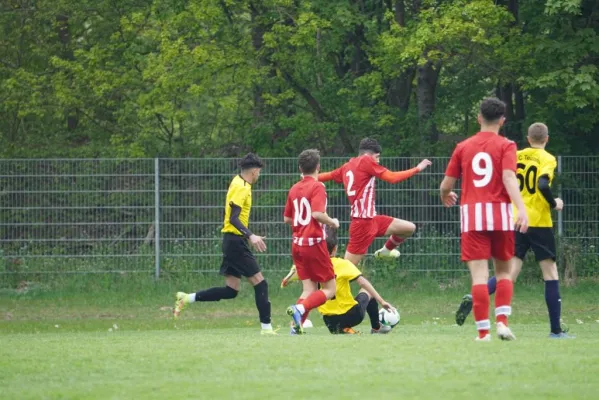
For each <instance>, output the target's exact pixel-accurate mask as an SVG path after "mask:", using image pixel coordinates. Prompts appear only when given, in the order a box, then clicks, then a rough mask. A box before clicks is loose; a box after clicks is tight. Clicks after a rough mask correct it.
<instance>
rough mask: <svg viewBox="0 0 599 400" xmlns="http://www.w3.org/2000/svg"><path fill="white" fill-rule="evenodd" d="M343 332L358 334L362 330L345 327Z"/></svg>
mask: <svg viewBox="0 0 599 400" xmlns="http://www.w3.org/2000/svg"><path fill="white" fill-rule="evenodd" d="M341 333H344V334H346V335H357V334H359V333H360V332H358V331H354V330H353V329H352V328H343V330H342V331H341Z"/></svg>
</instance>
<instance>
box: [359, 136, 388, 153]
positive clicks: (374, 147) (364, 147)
mask: <svg viewBox="0 0 599 400" xmlns="http://www.w3.org/2000/svg"><path fill="white" fill-rule="evenodd" d="M358 150H359V152H360V154H364V153H367V152H368V153H373V154H381V152H382V151H383V149H382V147H381V145H380V144H379V142H377V141H376V139H371V138H364V139H362V140H360V147H359V148H358Z"/></svg>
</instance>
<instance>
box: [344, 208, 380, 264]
mask: <svg viewBox="0 0 599 400" xmlns="http://www.w3.org/2000/svg"><path fill="white" fill-rule="evenodd" d="M376 234H377V225H376V223H375V220H374V219H361V218H356V219H353V220H352V221H351V223H350V225H349V242H348V243H347V250H346V251H345V259H346V260H348V261H350V262H351V263H352V264H354V265H355V266H358V265H359V263H360V261H362V259H363V258H364V256H365V255H366V253H367V252H368V248H369V247H370V245H371V244H372V242H373V241H374V239H375V238H376Z"/></svg>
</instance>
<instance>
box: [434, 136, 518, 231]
mask: <svg viewBox="0 0 599 400" xmlns="http://www.w3.org/2000/svg"><path fill="white" fill-rule="evenodd" d="M516 151H517V149H516V144H515V143H514V142H513V141H511V140H508V139H506V138H504V137H502V136H499V135H497V134H495V133H493V132H479V133H477V134H476V135H474V136H472V137H471V138H468V139H466V140H464V141H463V142H460V143H458V145H457V146H456V148H455V150H454V152H453V154H452V156H451V160H450V161H449V165H448V166H447V170H446V171H445V175H446V176H449V177H452V178H456V179H459V178H461V179H462V192H461V194H460V199H461V200H460V222H461V230H462V232H470V231H512V230H514V223H513V209H512V204H511V201H510V196H509V195H508V193H507V190H506V189H505V186H504V184H503V170H511V171H514V172H516V158H517V156H516Z"/></svg>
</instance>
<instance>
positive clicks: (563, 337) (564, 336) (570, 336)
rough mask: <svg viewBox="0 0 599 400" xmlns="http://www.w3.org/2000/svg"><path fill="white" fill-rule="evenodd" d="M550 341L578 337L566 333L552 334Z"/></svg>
mask: <svg viewBox="0 0 599 400" xmlns="http://www.w3.org/2000/svg"><path fill="white" fill-rule="evenodd" d="M549 339H576V336H572V335H568V334H567V333H566V332H560V333H550V334H549Z"/></svg>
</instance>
